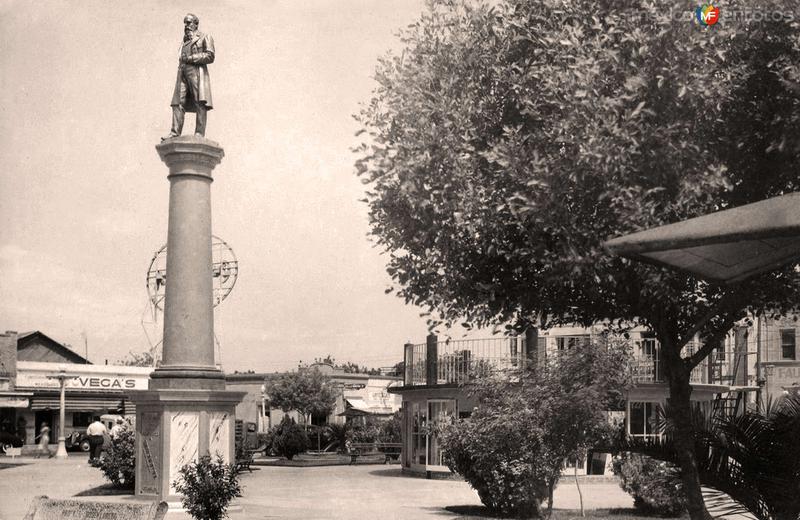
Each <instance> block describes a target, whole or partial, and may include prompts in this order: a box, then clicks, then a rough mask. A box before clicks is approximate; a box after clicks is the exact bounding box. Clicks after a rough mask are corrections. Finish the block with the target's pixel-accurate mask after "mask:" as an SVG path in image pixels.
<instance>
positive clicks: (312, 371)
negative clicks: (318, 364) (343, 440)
mask: <svg viewBox="0 0 800 520" xmlns="http://www.w3.org/2000/svg"><path fill="white" fill-rule="evenodd" d="M267 394H269V399H270V403H271V404H272V405H273V406H275V407H277V408H280V409H281V410H283V411H284V412H288V411H291V410H297V411H298V412H300V413H301V414H302V415H303V422H304V424H305V425H306V426H307V425H308V423H309V421H310V419H311V415H312V414H320V415H329V414H330V413H331V412H332V411H333V409H334V406H335V404H336V396H337V393H336V389H335V388H334V387H333V386H332V385H331V383H330V378H329V377H327V376H325V375H324V374H322V373H321V372H320V371H319V370H318V369H316V368H305V369H300V370H298V371H297V372H287V373H284V374H280V375H279V376H278V377H276V378H275V379H273V380H272V381H271V382H270V383H269V384H268V387H267Z"/></svg>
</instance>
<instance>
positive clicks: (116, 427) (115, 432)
mask: <svg viewBox="0 0 800 520" xmlns="http://www.w3.org/2000/svg"><path fill="white" fill-rule="evenodd" d="M122 424H123V420H122V419H120V418H117V421H116V422H115V423H114V426H112V427H111V433H110V435H111V440H114V439H116V438H117V435H119V432H121V431H122Z"/></svg>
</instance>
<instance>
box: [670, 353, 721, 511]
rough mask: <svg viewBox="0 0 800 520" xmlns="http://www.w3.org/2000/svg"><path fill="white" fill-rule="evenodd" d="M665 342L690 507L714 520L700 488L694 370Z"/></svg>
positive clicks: (680, 461) (673, 416) (675, 430)
mask: <svg viewBox="0 0 800 520" xmlns="http://www.w3.org/2000/svg"><path fill="white" fill-rule="evenodd" d="M665 346H667V345H665V343H664V342H662V357H663V358H664V361H666V363H665V367H664V368H665V369H666V370H665V372H666V376H667V380H668V381H669V411H670V419H671V421H672V424H673V440H674V446H675V454H676V456H677V458H678V465H679V466H680V468H681V480H682V481H683V489H684V493H685V495H686V502H687V509H688V510H689V516H690V518H691V519H692V520H710V519H711V518H712V517H711V515H710V514H709V513H708V510H707V509H706V505H705V501H704V500H703V493H702V491H701V490H700V474H699V471H698V469H697V459H696V458H695V453H694V425H693V424H692V406H691V401H690V396H691V393H692V387H691V385H690V384H689V376H690V374H691V371H690V370H688V369H687V367H686V366H685V365H684V363H683V359H681V357H680V353H676V352H670V351H671V350H673V349H670V348H669V347H670V346H672V345H669V346H667V348H663V347H665Z"/></svg>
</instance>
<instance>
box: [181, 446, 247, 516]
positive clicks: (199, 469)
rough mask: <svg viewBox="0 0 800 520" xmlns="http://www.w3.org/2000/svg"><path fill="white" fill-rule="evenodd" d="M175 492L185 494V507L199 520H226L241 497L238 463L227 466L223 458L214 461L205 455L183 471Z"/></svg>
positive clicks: (183, 499) (183, 498)
mask: <svg viewBox="0 0 800 520" xmlns="http://www.w3.org/2000/svg"><path fill="white" fill-rule="evenodd" d="M179 473H180V476H179V477H178V479H177V480H176V481H175V483H174V484H175V489H176V490H177V491H178V493H181V494H182V495H183V497H182V498H181V503H182V504H183V507H185V508H186V510H187V511H188V512H189V514H190V515H192V518H195V519H196V520H222V519H223V518H226V517H227V516H228V515H227V510H228V504H230V502H231V500H233V499H234V498H235V497H238V496H241V493H242V488H241V486H240V485H239V477H238V476H237V474H236V467H235V465H234V464H226V463H225V461H224V460H222V457H220V456H217V458H216V460H212V459H211V457H209V456H208V455H203V456H202V457H200V459H199V460H197V461H195V462H190V463H189V464H186V465H185V466H183V467H182V468H181V469H180V472H179Z"/></svg>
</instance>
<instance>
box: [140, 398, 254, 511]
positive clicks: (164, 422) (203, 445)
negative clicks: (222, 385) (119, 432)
mask: <svg viewBox="0 0 800 520" xmlns="http://www.w3.org/2000/svg"><path fill="white" fill-rule="evenodd" d="M244 394H245V393H244V392H232V391H225V390H222V391H214V390H169V389H160V390H143V391H139V392H137V393H136V397H135V402H136V496H152V497H158V499H159V500H167V501H170V502H174V501H177V500H179V496H178V495H177V494H176V492H175V485H174V484H175V480H176V479H177V478H178V471H179V470H180V468H181V467H182V466H183V465H184V464H187V463H189V462H192V461H195V460H197V458H198V457H199V456H200V455H211V456H212V457H216V456H217V455H219V456H220V457H222V458H223V459H224V460H225V461H226V462H233V460H234V453H233V450H234V432H235V424H234V423H235V415H234V409H235V408H236V405H237V404H238V403H239V402H241V400H242V398H243V397H244Z"/></svg>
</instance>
